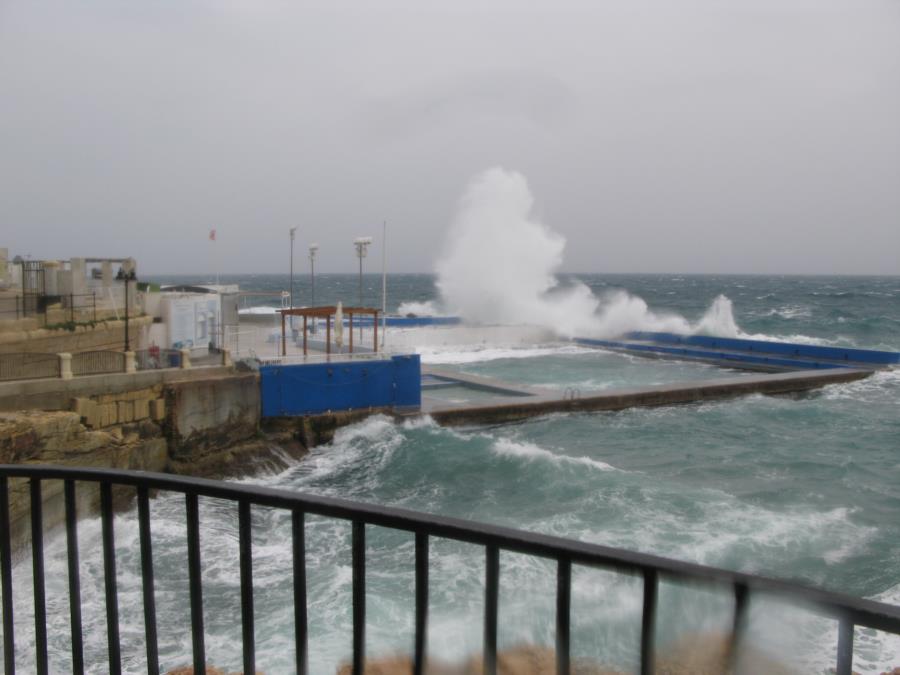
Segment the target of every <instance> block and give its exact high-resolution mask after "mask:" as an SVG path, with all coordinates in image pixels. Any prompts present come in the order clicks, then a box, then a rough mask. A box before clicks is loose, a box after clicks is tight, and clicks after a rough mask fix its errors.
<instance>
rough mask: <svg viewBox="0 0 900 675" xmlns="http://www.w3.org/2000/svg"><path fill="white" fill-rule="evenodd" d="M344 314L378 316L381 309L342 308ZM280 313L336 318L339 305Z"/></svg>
mask: <svg viewBox="0 0 900 675" xmlns="http://www.w3.org/2000/svg"><path fill="white" fill-rule="evenodd" d="M341 311H342V312H343V313H344V314H371V315H372V316H377V315H378V314H380V313H381V310H380V309H376V308H375V307H341ZM278 312H279V313H280V314H282V315H283V316H310V317H313V316H314V317H318V318H320V319H321V318H324V317H328V316H334V314H335V313H336V312H337V305H319V306H316V307H292V308H289V309H279V310H278Z"/></svg>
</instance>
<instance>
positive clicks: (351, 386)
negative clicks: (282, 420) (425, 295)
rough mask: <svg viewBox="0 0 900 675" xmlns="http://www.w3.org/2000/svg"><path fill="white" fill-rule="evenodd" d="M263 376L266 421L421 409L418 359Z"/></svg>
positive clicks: (300, 367)
mask: <svg viewBox="0 0 900 675" xmlns="http://www.w3.org/2000/svg"><path fill="white" fill-rule="evenodd" d="M259 372H260V388H261V393H262V416H263V417H288V416H295V415H314V414H316V413H323V412H328V411H332V412H337V411H341V410H355V409H360V408H417V407H419V406H420V405H421V403H422V389H421V365H420V363H419V355H418V354H410V355H403V356H392V357H391V358H390V359H384V360H378V361H369V360H367V361H342V362H332V363H309V364H296V365H274V366H263V367H261V368H260V369H259Z"/></svg>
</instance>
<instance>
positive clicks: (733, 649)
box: [728, 583, 750, 670]
mask: <svg viewBox="0 0 900 675" xmlns="http://www.w3.org/2000/svg"><path fill="white" fill-rule="evenodd" d="M749 597H750V589H748V588H747V584H741V583H736V584H735V585H734V617H733V619H732V624H731V640H730V642H729V645H728V661H729V663H730V666H731V668H732V670H733V669H734V667H735V665H736V664H737V658H738V650H739V649H740V644H741V639H742V637H743V634H744V631H745V630H746V628H747V607H748V605H749Z"/></svg>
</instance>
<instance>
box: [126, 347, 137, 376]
mask: <svg viewBox="0 0 900 675" xmlns="http://www.w3.org/2000/svg"><path fill="white" fill-rule="evenodd" d="M124 354H125V372H126V373H133V372H135V371H136V370H137V364H136V363H135V360H134V357H135V354H134V351H130V352H124Z"/></svg>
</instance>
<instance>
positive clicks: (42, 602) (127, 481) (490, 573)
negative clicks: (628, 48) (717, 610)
mask: <svg viewBox="0 0 900 675" xmlns="http://www.w3.org/2000/svg"><path fill="white" fill-rule="evenodd" d="M10 478H19V479H21V478H25V479H28V481H29V483H28V484H29V491H30V506H31V514H30V515H31V537H32V547H31V548H32V566H33V572H34V574H33V586H34V588H33V591H34V604H35V607H34V620H35V643H34V646H33V649H34V652H35V664H36V670H37V672H38V673H46V672H47V668H48V665H47V664H48V650H47V627H46V620H47V615H46V597H45V590H44V546H43V525H42V523H43V516H42V499H41V485H42V482H43V481H47V480H62V481H64V496H65V523H66V538H67V542H66V543H67V562H68V583H69V599H70V618H71V634H72V641H71V644H72V663H73V670H74V671H75V672H82V671H83V667H84V653H83V644H84V643H83V636H82V621H81V594H80V578H79V565H78V542H77V528H76V512H75V503H76V499H75V497H76V482H91V483H98V484H99V486H100V518H101V524H102V549H103V569H104V588H105V596H106V624H107V647H108V653H109V670H110V672H111V673H120V672H121V669H122V668H121V642H120V635H119V614H118V596H117V590H116V554H115V534H114V530H113V491H112V490H113V486H130V487H133V488H135V489H136V496H137V507H138V509H137V510H138V527H139V538H140V557H141V576H142V587H143V588H142V590H143V605H144V606H143V611H144V626H145V644H146V651H147V668H148V672H150V673H154V674H155V673H158V672H159V653H158V644H157V633H156V628H157V626H156V607H155V602H154V580H153V549H152V542H151V536H150V508H149V494H150V491H151V490H154V491H155V490H164V491H170V492H178V493H182V494H184V495H185V502H186V520H187V523H186V524H187V549H188V579H189V601H190V613H191V633H192V645H193V667H194V672H206V670H205V667H206V652H205V642H204V626H203V575H202V565H201V559H200V521H199V507H198V499H199V498H200V497H207V498H216V499H224V500H228V501H232V502H236V503H237V505H238V540H239V549H240V563H239V564H240V584H241V627H242V631H241V632H242V639H243V669H244V672H245V673H252V672H255V671H256V656H255V644H254V623H253V617H254V613H253V612H254V610H253V593H254V588H253V560H252V546H251V521H250V507H251V506H265V507H273V508H277V509H286V510H288V511H290V513H291V520H292V537H293V541H292V551H293V591H294V593H293V597H294V625H295V645H296V666H297V672H298V673H301V674H305V673H306V672H307V665H308V661H307V614H306V612H307V598H306V554H305V551H306V548H305V534H304V533H305V521H304V519H305V516H306V515H307V514H311V515H316V516H325V517H330V518H338V519H343V520H347V521H350V522H351V523H352V544H351V547H352V549H351V557H352V568H353V574H352V583H353V590H352V603H353V607H352V623H353V673H354V675H362V674H363V672H364V668H363V667H364V663H365V617H366V596H365V582H366V572H365V569H366V526H367V525H375V526H379V527H386V528H392V529H396V530H403V531H407V532H411V533H414V535H415V637H414V645H413V674H414V675H422V673H424V672H425V667H426V663H425V654H426V640H425V637H426V634H427V633H426V631H427V625H428V608H429V603H428V583H429V582H428V547H429V539H430V538H432V537H435V538H444V539H450V540H456V541H461V542H466V543H469V544H476V545H480V546H483V547H484V548H485V562H486V565H485V616H484V672H485V673H486V674H487V675H495V674H496V672H497V616H498V608H499V580H500V565H499V552H500V551H501V550H503V551H510V552H515V553H523V554H526V555H532V556H538V557H543V558H547V559H550V560H554V561H556V563H557V584H556V664H557V672H558V673H559V675H568V674H569V672H570V661H569V636H570V625H571V624H570V612H571V592H572V566H573V565H584V566H590V567H601V568H607V569H612V570H614V571H615V572H618V573H624V574H632V575H639V576H642V578H643V613H642V618H641V638H640V659H641V666H640V672H641V673H642V675H649V674H650V673H653V672H654V645H655V627H656V609H657V591H658V586H659V583H660V581H661V580H666V581H692V582H699V583H703V584H708V585H710V586H718V587H726V588H728V587H730V588H731V589H732V591H733V593H734V617H733V639H734V640H735V641H737V642H739V641H740V638H741V634H742V633H743V632H744V631H745V630H746V623H747V622H746V614H747V608H748V600H749V598H750V596H751V595H775V596H777V597H779V598H781V599H783V600H788V601H791V602H794V603H796V604H800V605H803V606H804V607H808V608H811V609H813V610H815V611H817V612H819V613H821V614H823V615H825V616H826V617H830V618H832V619H835V620H837V621H838V625H839V629H838V645H837V655H836V673H837V674H838V675H850V673H851V665H852V661H853V635H854V629H855V627H856V626H860V627H867V628H871V629H874V630H880V631H886V632H889V633H894V634H900V607H895V606H893V605H887V604H884V603H880V602H875V601H872V600H865V599H860V598H856V597H852V596H848V595H843V594H838V593H832V592H828V591H823V590H819V589H815V588H809V587H805V586H802V585H799V584H795V583H790V582H785V581H778V580H775V579H769V578H765V577H760V576H755V575H750V574H742V573H738V572H731V571H728V570H723V569H717V568H713V567H707V566H703V565H697V564H693V563H685V562H679V561H675V560H670V559H667V558H662V557H658V556H653V555H647V554H643V553H636V552H633V551H626V550H622V549H616V548H611V547H607V546H600V545H597V544H589V543H585V542H580V541H574V540H570V539H563V538H560V537H554V536H549V535H543V534H535V533H531V532H523V531H521V530H515V529H511V528H507V527H499V526H494V525H485V524H481V523H475V522H470V521H464V520H459V519H455V518H447V517H444V516H437V515H431V514H424V513H417V512H414V511H409V510H405V509H396V508H390V507H384V506H377V505H372V504H360V503H355V502H350V501H346V500H342V499H334V498H330V497H319V496H312V495H304V494H299V493H297V492H293V491H288V490H280V489H274V488H266V487H259V486H249V485H239V484H232V483H225V482H219V481H212V480H204V479H198V478H187V477H181V476H171V475H165V474H157V473H144V472H134V471H115V470H108V469H70V468H62V467H53V466H22V465H0V589H2V595H3V601H2V615H3V655H4V663H5V667H6V673H7V675H11V674H12V673H14V671H15V640H14V634H15V630H14V616H13V600H12V589H13V586H12V550H11V540H10V510H9V479H10Z"/></svg>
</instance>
